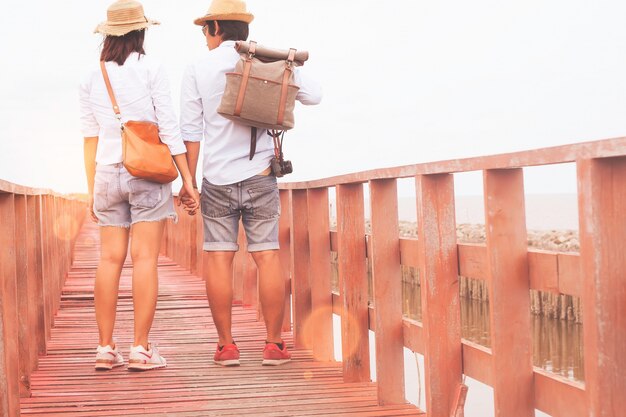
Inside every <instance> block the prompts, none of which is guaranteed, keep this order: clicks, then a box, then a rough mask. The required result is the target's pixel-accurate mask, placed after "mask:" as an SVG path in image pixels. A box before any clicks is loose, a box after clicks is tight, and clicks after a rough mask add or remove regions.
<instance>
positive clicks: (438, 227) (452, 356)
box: [416, 174, 462, 417]
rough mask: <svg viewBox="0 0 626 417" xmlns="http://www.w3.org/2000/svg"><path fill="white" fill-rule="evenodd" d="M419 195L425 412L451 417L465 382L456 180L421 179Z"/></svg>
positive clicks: (418, 180)
mask: <svg viewBox="0 0 626 417" xmlns="http://www.w3.org/2000/svg"><path fill="white" fill-rule="evenodd" d="M416 195H417V213H418V216H417V222H418V232H417V236H418V250H419V278H420V292H421V299H422V306H421V308H422V323H423V328H424V335H423V337H424V350H425V352H424V364H425V381H426V410H428V415H429V416H432V417H449V416H451V415H455V413H454V411H455V410H453V407H454V401H455V397H454V395H455V394H456V392H457V391H458V389H459V385H460V384H461V381H462V379H461V374H462V357H461V354H462V353H461V348H462V347H461V310H460V305H459V276H458V257H457V246H456V219H455V211H454V178H453V176H452V175H451V174H440V175H420V176H417V177H416Z"/></svg>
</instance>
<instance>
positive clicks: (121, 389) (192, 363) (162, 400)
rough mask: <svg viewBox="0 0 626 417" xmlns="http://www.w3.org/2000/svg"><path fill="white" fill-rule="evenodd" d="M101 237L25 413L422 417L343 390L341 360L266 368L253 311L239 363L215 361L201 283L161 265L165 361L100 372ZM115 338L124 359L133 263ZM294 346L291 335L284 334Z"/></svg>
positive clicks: (79, 259) (82, 253)
mask: <svg viewBox="0 0 626 417" xmlns="http://www.w3.org/2000/svg"><path fill="white" fill-rule="evenodd" d="M97 233H98V231H97V227H96V226H95V225H93V224H92V223H90V222H89V223H88V224H86V225H85V227H84V228H83V230H82V231H81V235H80V237H79V239H78V241H77V244H76V252H75V262H74V265H73V268H72V270H71V272H70V274H69V277H68V279H67V281H66V284H65V287H64V291H63V296H62V300H61V309H60V311H59V313H58V315H57V317H56V319H55V324H54V328H53V330H52V336H51V340H50V342H49V345H48V346H49V348H48V355H47V356H45V357H42V358H40V362H39V369H38V370H37V371H36V372H35V373H34V374H33V375H32V379H31V390H32V396H31V398H23V399H22V400H21V404H22V406H21V407H22V415H25V416H39V415H41V416H57V415H58V416H61V415H63V416H84V417H87V416H136V415H142V416H156V415H170V416H275V417H277V416H324V415H328V416H418V415H420V416H424V414H423V413H421V412H419V411H418V410H417V409H416V408H415V407H413V406H412V405H401V406H386V407H380V406H378V405H377V403H376V386H375V384H374V383H359V384H355V383H351V384H346V383H344V382H343V380H342V376H341V364H340V363H328V362H327V363H322V362H315V361H314V360H313V358H312V356H311V353H310V352H309V351H306V350H294V349H292V353H293V360H292V362H291V363H288V364H286V365H283V366H280V367H264V366H261V354H262V353H261V352H262V348H263V343H264V342H263V340H264V335H265V331H264V326H263V325H262V324H261V323H259V322H257V321H256V312H255V311H254V310H253V309H244V308H243V307H241V306H235V307H234V308H233V330H234V336H235V338H236V341H237V344H238V345H239V347H240V349H241V359H242V361H241V366H240V367H236V368H222V367H218V366H217V365H214V364H213V363H212V361H211V359H212V355H213V352H214V349H215V342H216V340H217V337H216V332H215V329H214V327H213V324H212V321H211V315H210V310H209V308H208V306H207V301H206V296H205V291H204V284H203V282H202V281H201V280H200V279H199V278H198V277H196V276H193V275H190V274H189V273H188V272H187V271H186V270H184V269H182V268H181V267H179V266H177V265H176V264H174V263H172V262H171V261H170V260H169V259H167V258H164V257H161V258H160V259H159V277H160V290H159V301H158V311H157V313H156V318H155V322H154V326H153V330H152V332H151V340H152V341H153V342H157V343H158V344H159V348H160V351H161V353H162V354H163V356H164V357H165V358H166V359H167V361H168V366H167V368H165V369H160V370H154V371H149V372H145V373H136V372H129V371H127V370H126V368H125V367H121V368H117V369H115V370H113V371H109V372H96V371H95V370H94V369H93V365H94V356H95V346H96V345H97V342H98V337H97V330H96V324H95V317H94V306H93V281H94V275H95V268H96V263H97V256H98V234H97ZM115 338H116V341H117V343H118V344H119V346H120V348H121V350H122V353H123V355H124V357H125V358H126V359H127V358H128V350H129V346H130V343H131V341H132V339H131V338H132V299H131V287H130V264H129V263H128V262H127V265H125V267H124V270H123V272H122V280H121V285H120V300H119V305H118V315H117V323H116V329H115ZM285 340H286V342H287V344H288V346H292V335H291V334H285Z"/></svg>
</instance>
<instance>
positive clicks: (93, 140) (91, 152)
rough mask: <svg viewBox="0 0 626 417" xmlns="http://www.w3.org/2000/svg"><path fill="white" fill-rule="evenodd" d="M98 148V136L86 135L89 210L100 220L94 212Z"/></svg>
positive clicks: (84, 146)
mask: <svg viewBox="0 0 626 417" xmlns="http://www.w3.org/2000/svg"><path fill="white" fill-rule="evenodd" d="M97 149H98V137H97V136H95V137H94V136H92V137H86V138H85V142H84V145H83V153H84V159H85V174H86V175H87V190H88V192H89V210H90V213H91V218H92V219H93V220H94V221H98V219H97V218H96V215H95V214H94V212H93V187H94V181H95V178H96V150H97Z"/></svg>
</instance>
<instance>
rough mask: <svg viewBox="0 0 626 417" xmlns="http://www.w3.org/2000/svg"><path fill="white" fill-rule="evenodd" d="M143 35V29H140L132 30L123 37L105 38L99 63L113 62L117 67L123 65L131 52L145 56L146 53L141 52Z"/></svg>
mask: <svg viewBox="0 0 626 417" xmlns="http://www.w3.org/2000/svg"><path fill="white" fill-rule="evenodd" d="M145 33H146V31H145V29H141V30H133V31H132V32H128V33H127V34H126V35H123V36H110V35H109V36H106V37H105V38H104V43H103V45H102V53H101V54H100V61H104V62H108V61H115V62H117V64H118V65H124V62H125V61H126V58H128V56H129V55H130V54H131V53H133V52H138V53H139V54H140V55H145V54H146V52H145V51H144V50H143V39H144V36H145Z"/></svg>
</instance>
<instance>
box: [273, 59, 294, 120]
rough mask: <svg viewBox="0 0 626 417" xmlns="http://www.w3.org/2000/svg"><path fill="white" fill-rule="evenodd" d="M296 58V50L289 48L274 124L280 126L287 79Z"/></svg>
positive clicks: (283, 116)
mask: <svg viewBox="0 0 626 417" xmlns="http://www.w3.org/2000/svg"><path fill="white" fill-rule="evenodd" d="M295 57H296V50H295V49H293V48H291V49H290V50H289V56H288V57H287V65H286V66H285V72H284V73H283V84H282V86H281V89H280V102H279V103H278V117H277V119H276V124H278V125H282V124H283V121H284V120H285V106H286V104H287V91H288V90H289V79H290V78H291V73H292V72H293V60H294V58H295Z"/></svg>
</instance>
